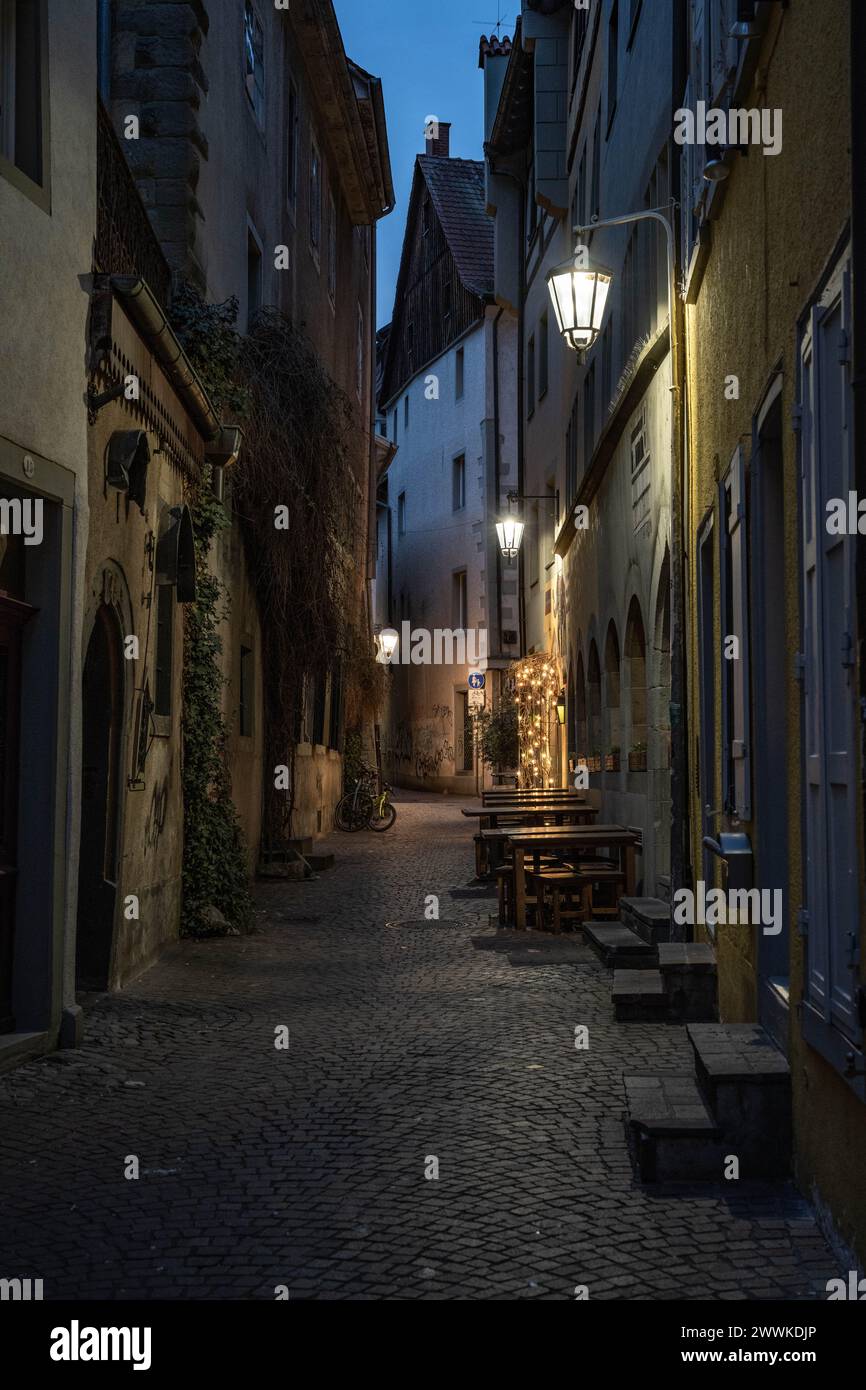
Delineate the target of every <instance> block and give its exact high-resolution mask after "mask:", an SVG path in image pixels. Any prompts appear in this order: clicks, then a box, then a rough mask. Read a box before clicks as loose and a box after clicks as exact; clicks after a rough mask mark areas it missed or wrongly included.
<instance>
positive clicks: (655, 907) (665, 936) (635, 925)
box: [619, 898, 671, 946]
mask: <svg viewBox="0 0 866 1390" xmlns="http://www.w3.org/2000/svg"><path fill="white" fill-rule="evenodd" d="M619 911H620V917H621V918H622V920H623V922H624V923H625V925H626V926H627V927H631V928H632V930H633V931H636V932H637V934H638V936H641V937H643V939H644V941H647V942H649V944H650V945H651V946H656V945H658V943H659V942H660V941H670V938H671V905H670V903H666V902H662V900H661V898H620V900H619Z"/></svg>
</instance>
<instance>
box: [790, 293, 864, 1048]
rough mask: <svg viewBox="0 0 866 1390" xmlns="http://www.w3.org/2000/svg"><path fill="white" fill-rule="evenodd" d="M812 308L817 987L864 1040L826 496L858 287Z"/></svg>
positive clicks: (850, 775) (808, 493) (846, 558)
mask: <svg viewBox="0 0 866 1390" xmlns="http://www.w3.org/2000/svg"><path fill="white" fill-rule="evenodd" d="M828 299H829V297H828V298H827V299H825V305H824V307H822V308H816V309H814V310H813V311H812V317H811V324H810V331H809V335H808V337H807V339H806V341H805V343H804V345H803V349H802V353H801V376H802V382H803V428H802V436H801V465H802V466H801V500H802V509H803V563H802V573H803V632H804V655H805V669H804V691H803V726H804V743H805V759H804V764H805V765H804V772H805V809H806V891H807V907H808V912H809V933H808V962H809V966H808V972H807V982H806V983H807V994H808V998H809V1002H810V1004H811V1005H812V1006H813V1007H814V1008H816V1009H817V1010H818V1011H819V1012H820V1014H821V1016H822V1017H823V1018H824V1019H825V1020H827V1021H828V1022H830V1023H831V1024H832V1025H833V1026H834V1027H835V1028H837V1029H839V1030H840V1031H841V1032H842V1033H844V1035H845V1036H846V1037H849V1038H851V1039H853V1040H855V1041H859V1040H860V1039H861V1038H862V1028H861V1026H860V1022H859V1019H858V1014H857V1007H856V990H857V982H858V975H859V969H858V962H857V944H858V939H859V923H860V907H861V889H860V884H859V881H858V854H857V843H856V824H857V805H856V796H857V734H858V730H857V690H856V683H855V669H854V665H853V656H852V639H853V622H854V618H853V612H854V546H855V544H856V541H857V537H856V536H850V535H848V534H847V533H845V534H843V535H831V534H830V533H829V532H828V530H827V502H828V501H829V500H830V499H831V498H839V497H841V498H845V499H847V497H848V492H849V489H851V488H852V486H853V482H854V474H853V450H852V446H851V420H850V414H851V386H850V363H849V361H848V351H847V344H848V343H850V323H849V314H850V307H849V306H850V283H849V275H848V273H847V272H846V273H845V274H844V275H843V276H842V277H841V293H840V295H839V296H838V297H837V298H836V299H835V300H832V301H829V302H828Z"/></svg>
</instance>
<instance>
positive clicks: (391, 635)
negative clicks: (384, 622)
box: [375, 627, 399, 666]
mask: <svg viewBox="0 0 866 1390" xmlns="http://www.w3.org/2000/svg"><path fill="white" fill-rule="evenodd" d="M375 640H376V660H377V661H379V662H381V664H382V665H383V666H388V665H390V662H391V658H392V656H393V655H394V653H395V651H396V650H397V643H398V641H399V638H398V636H397V633H396V632H395V631H394V629H393V628H392V627H385V628H382V630H381V631H380V632H377V633H376V639H375Z"/></svg>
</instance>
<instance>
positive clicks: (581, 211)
mask: <svg viewBox="0 0 866 1390" xmlns="http://www.w3.org/2000/svg"><path fill="white" fill-rule="evenodd" d="M586 148H587V147H586V145H584V147H583V154H582V155H581V156H580V164H579V165H578V166H577V221H578V223H579V224H580V226H581V227H583V226H585V225H586V223H587V221H588V220H589V219H588V217H587V213H586Z"/></svg>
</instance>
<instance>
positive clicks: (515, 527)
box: [496, 516, 523, 560]
mask: <svg viewBox="0 0 866 1390" xmlns="http://www.w3.org/2000/svg"><path fill="white" fill-rule="evenodd" d="M496 535H497V536H498V538H499V549H500V550H501V551H502V554H503V555H504V556H505V558H506V559H508V560H513V559H514V558H515V557H516V556H517V555H519V554H520V544H521V542H522V540H523V522H522V521H520V520H519V519H518V518H517V517H516V516H507V517H506V518H505V520H504V521H497V523H496Z"/></svg>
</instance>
